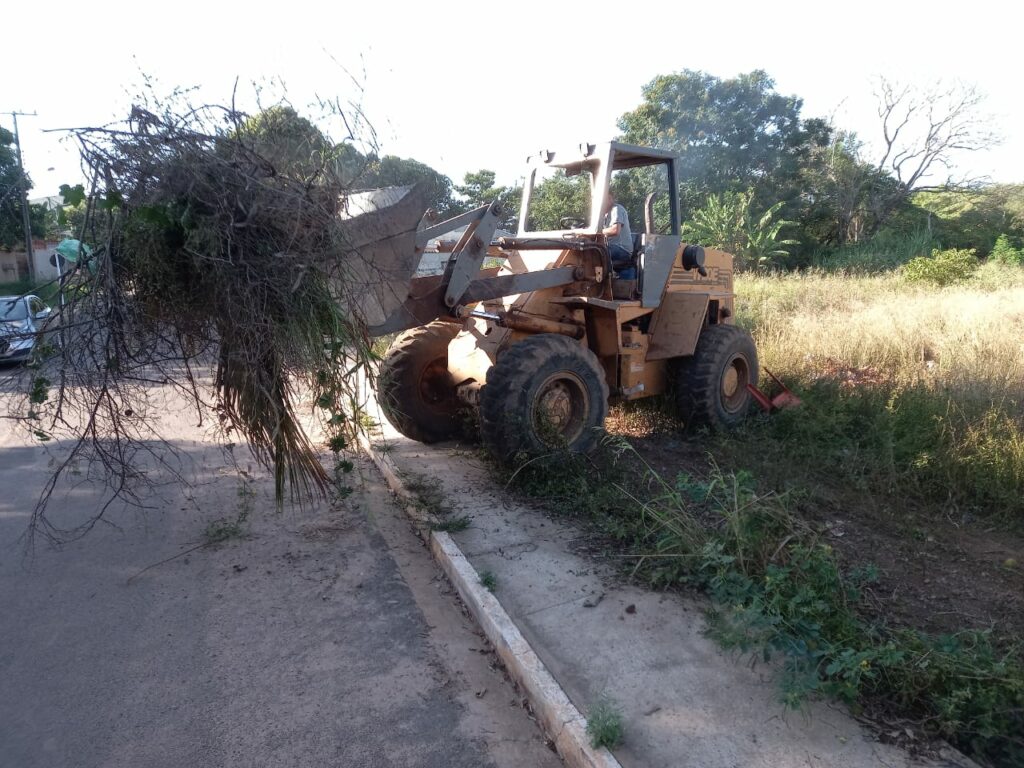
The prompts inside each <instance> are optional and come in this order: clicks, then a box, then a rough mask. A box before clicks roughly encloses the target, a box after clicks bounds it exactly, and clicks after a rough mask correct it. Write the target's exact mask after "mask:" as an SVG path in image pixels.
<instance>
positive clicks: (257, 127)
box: [236, 106, 332, 179]
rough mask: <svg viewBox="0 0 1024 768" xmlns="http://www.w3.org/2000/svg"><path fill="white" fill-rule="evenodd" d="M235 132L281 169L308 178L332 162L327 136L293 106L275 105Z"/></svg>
mask: <svg viewBox="0 0 1024 768" xmlns="http://www.w3.org/2000/svg"><path fill="white" fill-rule="evenodd" d="M236 136H237V137H238V138H239V139H240V140H241V141H243V142H247V143H249V144H250V145H251V146H252V148H253V149H254V150H255V151H256V152H257V153H259V154H260V155H261V156H262V157H263V158H264V159H265V160H266V161H267V162H268V163H269V164H270V165H271V166H272V167H273V168H274V170H275V171H276V172H278V173H287V174H290V175H294V176H296V177H298V178H304V179H305V178H309V177H311V176H314V175H316V174H317V173H319V172H320V171H322V170H323V169H324V167H325V166H326V165H327V164H328V163H329V160H330V156H331V154H332V147H331V144H330V142H329V141H328V140H327V137H325V136H324V134H323V132H322V131H321V130H320V129H319V128H317V127H316V126H315V125H313V123H311V122H310V121H309V120H307V119H306V118H304V117H302V116H301V115H300V114H299V113H298V112H296V111H295V110H294V109H292V108H291V107H287V106H274V107H270V108H268V109H264V110H263V111H261V112H258V113H257V114H255V115H253V116H252V117H249V118H247V119H246V120H245V121H244V122H243V123H242V125H241V126H240V127H239V128H238V131H237V132H236Z"/></svg>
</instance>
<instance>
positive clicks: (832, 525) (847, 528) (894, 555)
mask: <svg viewBox="0 0 1024 768" xmlns="http://www.w3.org/2000/svg"><path fill="white" fill-rule="evenodd" d="M607 427H608V430H609V432H611V433H613V434H618V435H622V436H624V437H627V438H628V439H629V441H630V443H631V444H632V445H633V446H634V447H635V448H636V450H637V452H638V453H639V454H640V455H641V456H642V457H643V458H644V459H645V460H646V461H647V462H648V463H649V464H650V465H651V466H652V467H653V468H654V469H655V471H657V472H658V473H659V474H661V475H662V476H663V477H664V478H666V479H669V480H671V479H674V478H675V477H676V475H677V474H678V473H680V472H688V473H691V474H693V475H695V476H701V475H703V474H705V473H706V471H707V468H708V445H707V443H706V441H702V440H701V438H700V437H692V438H691V437H686V436H684V435H683V434H681V433H680V432H679V431H678V429H676V428H674V426H673V425H671V424H666V425H655V426H653V427H650V426H647V427H638V426H637V424H636V423H635V420H633V419H630V418H628V416H626V415H624V414H623V413H622V412H621V410H619V409H616V410H613V412H612V414H611V415H610V417H609V420H608V423H607ZM780 461H784V458H782V457H780ZM722 468H723V469H735V470H738V469H746V468H747V467H739V466H737V467H728V466H724V465H723V467H722ZM808 480H810V481H811V484H810V486H808V487H809V489H810V491H811V493H810V495H809V496H808V497H807V498H806V499H801V500H800V502H799V504H798V507H797V511H798V512H799V513H800V514H801V516H802V517H803V518H804V519H806V520H808V521H810V522H812V523H814V524H816V525H817V526H818V527H819V529H820V530H821V533H822V536H823V537H825V539H826V540H827V541H828V543H829V544H830V545H832V547H833V548H834V549H835V550H836V552H837V553H838V554H839V555H840V558H841V560H842V562H843V563H844V564H845V565H846V566H848V567H856V566H865V565H875V566H876V567H877V569H878V573H879V579H878V581H877V582H876V583H875V584H874V585H873V586H872V587H870V588H869V589H868V590H866V598H867V608H868V610H869V611H870V612H871V613H872V614H873V617H874V618H876V619H878V620H881V621H886V622H888V623H890V624H892V625H896V626H902V627H911V628H916V629H921V630H926V631H929V632H935V633H949V632H956V631H959V630H963V629H988V628H991V629H993V630H994V632H995V633H996V634H997V635H999V636H1004V637H1012V636H1017V637H1019V636H1020V635H1021V633H1022V632H1024V537H1022V536H1021V535H1020V534H1017V533H1014V532H1011V531H1007V530H1006V529H1005V527H1004V526H999V525H996V524H994V523H991V522H989V521H986V520H984V519H979V518H972V517H970V516H967V515H964V516H962V517H963V519H955V518H954V516H953V514H952V513H948V512H947V513H943V512H939V511H937V510H936V508H935V507H926V506H923V505H905V504H897V503H896V502H895V501H893V500H891V499H887V498H883V497H879V496H874V497H872V496H868V495H864V494H860V493H857V492H855V491H853V490H852V489H849V488H845V487H843V486H842V485H841V484H839V483H837V482H835V481H832V480H831V479H830V478H829V477H827V476H825V475H824V474H823V473H814V472H813V471H812V470H809V469H808V468H806V467H801V468H796V469H795V470H794V483H799V484H801V485H804V486H807V483H808Z"/></svg>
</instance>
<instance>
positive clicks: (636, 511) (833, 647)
mask: <svg viewBox="0 0 1024 768" xmlns="http://www.w3.org/2000/svg"><path fill="white" fill-rule="evenodd" d="M507 481H508V483H509V485H510V487H512V488H513V489H515V490H517V491H519V492H520V493H523V494H525V495H527V496H530V497H532V498H534V499H540V500H543V501H544V502H545V503H546V506H547V507H548V508H549V509H551V510H553V511H555V510H557V511H560V512H563V513H564V512H566V511H569V512H570V513H573V514H575V515H576V516H579V517H583V518H585V519H587V520H588V521H590V522H591V523H592V524H594V525H595V526H596V527H597V528H598V529H599V530H600V531H601V532H602V533H603V534H604V535H606V536H609V537H611V538H612V539H614V540H616V541H617V542H619V543H620V545H621V546H623V547H624V548H625V549H626V550H627V552H628V553H629V554H630V555H631V556H632V562H633V565H632V573H633V575H634V576H636V577H637V578H640V579H643V580H644V581H646V582H647V583H649V584H650V585H652V586H657V587H667V586H668V587H672V586H677V587H678V586H684V585H690V586H696V587H699V588H701V589H703V590H705V591H706V592H707V594H708V595H709V596H710V598H711V606H712V607H711V609H710V611H709V619H710V624H709V626H710V632H711V634H712V635H713V636H714V637H715V638H716V639H717V640H718V641H719V642H721V643H722V644H723V645H724V646H725V647H727V648H734V649H738V650H742V651H745V652H750V653H755V654H757V655H759V656H761V657H762V658H764V659H766V660H769V659H775V660H776V661H778V662H779V664H780V667H779V668H780V670H781V674H780V676H779V683H780V696H781V699H782V700H783V702H784V703H785V704H786V705H788V706H790V707H798V706H800V704H801V703H802V702H804V701H806V700H807V698H808V697H811V696H817V695H823V696H829V697H834V698H837V699H840V700H842V701H844V702H846V703H847V704H849V705H850V706H851V707H852V708H853V709H854V710H855V711H857V712H863V713H865V714H867V715H869V716H886V717H890V716H893V715H896V716H898V717H900V718H904V719H908V720H912V721H913V722H916V723H917V724H918V726H919V727H920V728H921V729H923V730H924V731H926V732H928V733H930V734H932V735H936V736H940V737H942V738H945V739H947V740H949V741H950V742H952V743H953V744H955V745H956V746H957V747H959V748H960V749H962V750H963V751H965V752H967V753H968V754H970V755H971V756H972V757H974V758H975V759H978V760H981V761H984V762H987V763H989V764H991V765H1019V764H1021V761H1024V738H1022V737H1021V735H1020V734H1022V733H1024V654H1022V649H1021V647H1020V645H1019V644H1017V643H1012V642H1000V641H997V640H996V638H994V637H993V636H992V635H991V633H989V632H985V631H965V632H959V633H955V634H947V635H929V634H926V633H924V632H920V631H916V630H909V629H897V628H891V627H888V626H886V625H885V624H883V623H879V622H877V621H872V620H870V619H868V618H867V617H866V616H867V614H866V611H864V610H862V608H863V590H864V589H865V587H867V586H868V585H870V583H871V582H872V581H873V580H874V578H875V577H876V576H875V574H874V573H873V571H872V569H871V568H870V567H862V568H860V569H857V570H844V568H843V566H842V563H841V562H840V561H839V559H838V557H837V556H836V553H835V552H834V551H833V550H832V548H831V547H830V546H829V545H828V544H826V543H824V542H823V541H821V540H820V538H819V536H818V534H817V532H816V531H815V530H814V529H813V528H812V527H811V526H809V525H808V524H806V523H804V522H803V521H801V520H800V519H799V518H798V517H797V516H796V515H794V514H793V513H792V512H791V503H792V499H791V498H790V497H788V496H787V495H784V494H776V493H767V494H759V493H758V492H757V491H756V489H755V484H754V478H753V476H752V475H751V474H750V473H746V472H735V473H731V472H723V471H721V470H720V469H718V468H716V467H712V470H711V472H710V473H709V474H708V476H706V477H694V476H692V475H688V474H680V475H679V476H678V477H676V478H672V479H667V478H664V477H662V476H660V475H658V474H657V473H656V472H654V471H653V469H651V467H650V466H648V465H647V464H646V463H645V462H643V460H642V459H641V458H640V457H639V456H638V455H637V454H636V453H635V452H634V451H633V450H632V448H630V447H629V445H628V444H627V443H625V441H622V440H620V439H616V438H609V439H608V440H607V441H606V443H605V445H604V447H603V450H602V452H601V454H600V455H599V456H598V457H597V458H591V459H586V458H581V457H579V456H572V455H569V456H559V457H557V459H554V460H544V461H532V462H528V463H525V464H523V465H522V466H520V467H519V468H518V469H517V470H515V471H514V472H512V473H510V474H509V476H508V478H507Z"/></svg>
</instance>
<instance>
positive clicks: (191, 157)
mask: <svg viewBox="0 0 1024 768" xmlns="http://www.w3.org/2000/svg"><path fill="white" fill-rule="evenodd" d="M72 133H73V136H74V137H75V139H76V140H77V141H78V143H79V144H80V147H81V151H82V157H83V159H84V163H85V165H86V166H87V169H88V174H87V176H88V177H89V178H92V179H94V180H95V181H94V187H93V189H91V190H88V192H87V194H86V198H87V200H88V209H87V214H86V221H85V223H84V225H83V232H89V233H92V234H94V236H95V237H94V238H93V242H94V243H96V245H97V247H96V249H95V251H94V253H93V255H92V257H91V258H88V259H85V258H83V259H81V260H80V262H79V264H78V265H77V266H76V267H75V269H74V271H73V272H72V273H71V274H70V275H68V276H67V277H66V279H65V280H64V286H63V299H62V302H61V307H60V309H59V312H58V313H57V314H56V316H55V318H54V319H53V321H51V324H50V328H49V337H50V339H51V340H52V343H49V344H46V345H42V346H40V347H39V348H38V349H37V354H36V358H35V360H34V362H33V364H32V367H33V371H34V373H33V375H32V377H31V382H30V387H29V392H27V393H26V396H25V397H24V398H23V399H22V406H23V407H22V408H21V410H20V411H19V416H21V417H23V418H24V419H26V421H27V423H29V424H30V425H31V428H32V429H33V430H34V432H35V434H36V435H37V436H38V437H39V438H40V439H50V438H54V437H63V438H67V439H68V440H69V443H70V446H71V448H70V451H69V452H68V454H67V455H66V456H65V457H64V458H63V459H62V462H61V463H60V464H59V466H58V468H57V471H56V472H55V473H54V474H53V476H52V477H51V478H50V480H49V482H48V484H47V486H46V488H45V489H44V491H43V494H42V496H41V499H40V502H39V504H38V506H37V508H36V510H35V513H34V515H33V518H32V525H31V529H30V530H31V534H32V535H34V534H35V533H37V532H41V533H42V534H43V535H44V536H45V537H46V538H47V539H49V540H51V541H54V542H58V543H59V542H60V541H64V540H67V539H68V538H74V537H77V536H80V535H82V534H83V533H85V532H86V531H87V530H89V529H90V528H91V527H93V526H94V525H95V524H96V522H97V521H99V520H101V519H103V515H104V513H105V512H106V506H104V507H103V508H102V509H100V510H99V511H98V512H97V514H96V515H95V516H93V517H92V518H91V519H89V520H88V521H86V522H84V523H81V524H76V525H75V526H74V527H72V528H66V527H65V528H62V527H60V526H58V525H56V524H54V523H53V522H52V521H51V520H50V519H49V518H48V517H47V501H48V499H49V498H50V495H51V494H52V493H53V491H54V488H55V487H56V485H57V483H58V481H59V480H60V479H61V477H62V476H63V475H64V474H65V473H66V472H67V469H68V467H70V466H72V465H73V464H74V463H75V462H77V461H78V460H84V461H86V462H88V463H89V464H90V466H93V467H98V468H99V471H100V473H101V474H102V476H103V478H104V479H105V481H106V482H107V483H108V485H109V487H110V489H111V492H112V495H111V500H112V499H114V498H120V499H122V500H125V501H128V502H129V503H141V502H140V500H139V497H138V495H137V492H136V490H134V481H135V480H137V479H138V476H139V475H138V473H139V472H140V467H141V466H142V465H143V464H145V465H147V466H149V465H152V464H153V463H154V462H155V463H156V464H157V465H158V466H164V467H167V468H170V466H169V464H168V456H169V452H171V451H172V450H173V449H172V448H171V446H170V444H169V443H168V442H167V441H164V440H162V439H161V438H160V435H159V434H158V430H157V429H156V428H155V426H154V425H155V423H156V420H155V418H154V417H155V415H156V414H155V412H154V409H156V408H158V407H160V406H159V405H158V404H157V403H156V401H155V400H154V398H155V397H156V396H157V395H156V393H157V392H158V391H159V388H161V387H165V386H166V385H170V387H172V388H174V389H176V390H177V391H178V392H179V393H183V394H184V395H185V396H186V398H187V402H190V403H191V404H192V407H194V408H195V409H196V411H197V412H198V414H199V416H200V419H202V417H203V414H204V413H213V414H215V415H216V418H217V420H218V422H219V426H220V427H221V428H222V429H223V431H224V432H225V433H228V434H232V433H234V434H237V435H239V436H240V437H241V438H242V439H243V440H244V441H246V442H247V443H248V444H249V446H250V448H251V450H252V451H253V454H254V455H255V457H256V458H257V459H258V460H259V461H260V462H261V463H262V464H263V465H264V466H267V467H269V468H270V469H271V470H272V471H273V474H274V478H275V488H276V492H277V496H278V499H279V500H280V499H281V498H282V497H283V496H284V495H285V493H286V491H287V492H290V494H291V495H292V497H293V498H299V499H301V498H307V497H310V496H316V495H318V494H322V493H324V491H325V489H326V488H327V487H328V484H329V483H330V481H331V480H330V477H329V476H328V474H327V473H326V472H325V470H324V468H323V466H322V464H321V463H320V460H319V458H318V455H317V451H316V450H315V449H314V447H313V445H312V444H311V442H310V438H309V437H308V436H307V435H306V433H305V431H304V430H303V427H302V424H301V423H300V420H299V417H298V414H297V411H296V408H297V403H298V400H299V397H300V393H301V395H302V396H303V397H305V396H307V395H308V396H309V397H310V398H311V399H312V400H313V401H314V402H316V403H318V404H319V405H321V406H324V407H327V408H329V409H330V410H331V412H332V413H333V414H335V417H334V419H333V422H334V424H333V426H334V428H335V429H336V430H344V429H345V428H347V427H348V428H350V427H351V425H350V424H346V423H340V422H343V421H344V420H343V419H342V418H339V417H338V416H337V414H339V413H341V412H342V409H341V408H340V407H339V405H340V403H341V402H343V401H346V400H348V401H354V399H355V396H354V395H355V393H354V380H353V377H354V374H355V372H356V371H357V370H358V369H359V368H361V367H364V366H365V364H366V362H367V361H368V360H369V359H370V357H371V355H372V352H371V347H370V341H369V339H368V336H367V333H366V326H365V323H364V321H363V318H362V317H361V313H360V312H359V311H358V309H356V308H357V307H359V306H360V302H359V297H358V296H357V295H354V294H358V293H360V292H362V291H364V290H365V287H364V286H363V285H358V284H356V283H359V282H360V281H365V279H366V275H367V274H369V273H371V272H372V269H373V265H372V264H371V265H368V264H366V263H362V257H361V255H360V253H359V251H358V250H357V249H356V248H355V247H353V246H352V245H351V244H350V243H351V238H350V237H349V236H348V234H349V230H348V229H347V228H346V222H345V220H344V219H343V218H342V217H340V215H339V214H341V213H342V209H343V207H344V202H343V200H344V198H343V193H345V191H346V181H345V180H346V179H348V180H349V183H350V180H351V172H350V169H346V168H344V167H343V165H344V161H345V159H346V158H351V157H352V156H353V153H352V151H351V147H350V146H347V145H339V146H337V147H336V146H335V145H333V144H332V143H331V141H330V140H329V138H328V137H327V136H325V135H324V134H323V133H321V132H320V131H319V130H318V129H317V128H315V127H314V126H313V125H312V124H311V123H309V122H308V121H306V120H304V119H303V118H300V117H298V115H296V114H295V113H294V111H293V110H291V109H290V108H287V107H275V108H273V109H271V110H265V111H263V112H261V113H260V114H258V115H256V116H255V117H249V116H247V115H245V114H243V113H242V112H240V111H238V110H236V109H235V108H234V107H233V106H232V107H222V106H199V107H195V106H192V105H188V104H185V105H180V103H179V102H178V101H174V102H173V103H172V105H171V106H168V107H162V108H153V107H149V106H136V107H134V108H133V109H132V111H131V114H130V116H129V118H128V120H127V121H125V122H124V123H123V124H118V125H112V126H105V127H97V128H84V129H78V130H74V131H73V132H72ZM354 154H355V156H359V153H358V152H356V153H354ZM412 226H413V228H414V226H415V225H414V224H413V225H412ZM356 275H358V276H359V279H358V280H356V279H355V277H354V276H356ZM179 400H180V398H179ZM109 503H110V502H109V501H108V502H107V505H109Z"/></svg>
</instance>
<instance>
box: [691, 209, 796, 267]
mask: <svg viewBox="0 0 1024 768" xmlns="http://www.w3.org/2000/svg"><path fill="white" fill-rule="evenodd" d="M753 197H754V195H753V192H752V191H751V190H747V191H746V192H724V193H722V194H721V195H711V196H710V197H709V198H708V202H707V204H706V205H705V206H704V207H703V208H701V209H699V210H697V211H696V212H695V213H694V214H693V218H692V219H691V220H690V221H688V222H686V224H684V225H683V237H684V238H685V239H686V240H688V241H690V242H694V243H700V244H701V245H705V246H708V247H710V248H720V249H721V250H723V251H728V252H729V253H731V254H733V255H734V256H735V257H736V259H737V266H739V267H741V268H747V269H750V268H764V267H768V266H771V264H772V263H773V262H774V261H775V260H777V259H781V258H785V257H786V256H788V255H789V252H788V251H787V250H786V248H785V246H790V245H797V241H796V240H780V239H779V236H780V235H781V233H782V229H783V228H784V227H787V226H791V225H792V224H793V223H794V222H792V221H787V220H785V219H776V218H775V217H776V215H777V214H778V212H779V210H780V209H781V208H782V205H783V204H782V203H781V202H779V203H776V204H775V205H773V206H771V207H770V208H768V210H766V211H764V212H763V213H760V214H758V213H755V212H754V211H753V210H752V208H751V205H752V203H753Z"/></svg>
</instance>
